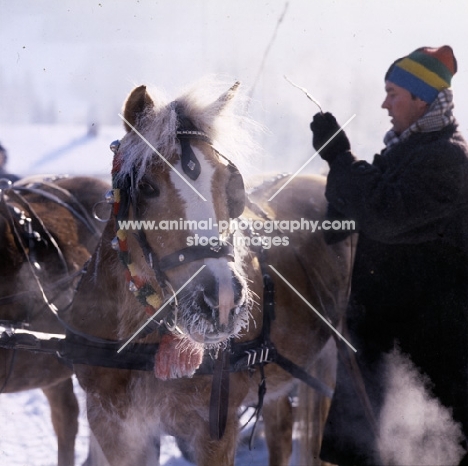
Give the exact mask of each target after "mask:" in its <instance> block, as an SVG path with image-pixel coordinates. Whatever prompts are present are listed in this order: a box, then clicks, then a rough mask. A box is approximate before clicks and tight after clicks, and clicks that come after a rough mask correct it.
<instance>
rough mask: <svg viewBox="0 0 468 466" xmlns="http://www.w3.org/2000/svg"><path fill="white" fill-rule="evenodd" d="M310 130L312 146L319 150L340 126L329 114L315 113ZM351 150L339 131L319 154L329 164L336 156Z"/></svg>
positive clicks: (347, 141) (345, 138)
mask: <svg viewBox="0 0 468 466" xmlns="http://www.w3.org/2000/svg"><path fill="white" fill-rule="evenodd" d="M310 129H311V130H312V133H313V138H312V145H313V146H314V149H315V150H317V151H318V150H319V149H320V148H321V147H322V146H323V145H324V144H325V143H326V142H327V141H328V140H329V139H330V138H331V137H332V136H333V135H334V134H335V133H336V132H337V131H338V130H339V129H340V125H339V124H338V123H337V121H336V118H335V117H334V116H333V115H332V114H331V113H328V112H327V113H317V114H315V115H314V118H313V120H312V123H311V124H310ZM349 150H351V146H350V144H349V140H348V137H347V136H346V134H345V132H344V131H340V132H339V133H338V134H337V135H336V136H335V137H334V138H333V139H332V140H331V141H330V142H329V143H328V144H327V145H326V146H325V147H324V148H323V149H322V150H321V151H320V152H319V154H320V157H322V159H323V160H326V161H327V162H328V163H331V162H332V161H333V160H334V159H335V158H336V156H337V155H339V154H341V153H343V152H347V151H349Z"/></svg>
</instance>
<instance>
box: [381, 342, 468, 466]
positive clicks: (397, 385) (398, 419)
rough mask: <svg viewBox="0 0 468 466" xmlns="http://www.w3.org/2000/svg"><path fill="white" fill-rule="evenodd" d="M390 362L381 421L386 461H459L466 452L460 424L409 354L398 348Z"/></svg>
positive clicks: (443, 465)
mask: <svg viewBox="0 0 468 466" xmlns="http://www.w3.org/2000/svg"><path fill="white" fill-rule="evenodd" d="M386 362H387V364H386V366H387V370H386V372H387V374H386V378H387V383H386V386H387V387H388V388H387V393H386V395H385V403H384V407H383V409H382V412H381V415H380V423H379V429H380V442H379V450H380V455H381V458H382V462H383V464H384V465H405V466H411V465H414V466H416V465H417V466H424V465H427V466H436V465H441V466H447V465H457V464H458V463H459V461H460V459H461V458H462V456H463V453H464V452H463V449H462V447H461V446H460V443H459V442H460V441H461V440H462V439H463V434H462V431H461V427H460V425H459V424H457V423H455V422H454V421H453V419H452V416H451V413H450V411H449V410H448V409H447V408H445V407H444V406H442V405H441V404H440V402H439V401H438V400H437V399H435V398H434V397H433V396H432V395H431V394H430V391H429V389H428V383H427V380H426V379H425V378H424V377H423V376H422V375H421V374H420V373H419V371H418V370H417V369H416V367H415V366H414V365H413V364H412V362H411V361H410V360H409V359H408V358H407V357H406V356H404V355H402V354H401V353H400V352H398V351H394V352H392V353H391V354H390V355H388V356H387V361H386Z"/></svg>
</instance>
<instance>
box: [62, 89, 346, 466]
mask: <svg viewBox="0 0 468 466" xmlns="http://www.w3.org/2000/svg"><path fill="white" fill-rule="evenodd" d="M237 88H238V85H237V84H236V85H234V86H233V87H232V88H231V89H229V90H228V91H227V92H225V93H223V94H221V96H220V97H219V98H217V99H211V100H210V101H209V102H208V103H207V101H206V99H205V100H204V97H206V93H207V91H209V90H210V89H211V87H209V88H207V87H206V86H205V87H203V88H202V89H201V91H202V92H201V94H196V92H195V91H194V90H192V91H189V92H187V93H186V94H184V95H182V96H181V97H180V98H179V99H177V100H176V101H174V102H163V101H160V100H158V101H154V100H153V99H152V98H151V97H150V95H149V94H148V92H147V91H146V88H145V86H141V87H138V88H136V89H134V90H133V91H132V93H131V94H130V96H129V97H128V99H127V101H126V103H125V106H124V112H123V118H124V121H125V128H126V130H127V133H126V134H125V136H124V137H123V138H122V140H121V141H120V143H119V144H114V146H113V150H114V151H115V155H114V163H113V184H114V198H113V203H114V204H113V211H114V215H113V217H112V218H111V219H110V220H109V222H108V224H107V225H106V227H105V230H104V233H103V236H102V238H101V241H100V243H99V245H98V248H97V250H96V252H95V254H94V255H93V257H92V259H91V261H90V263H89V266H88V267H87V271H86V274H85V275H84V276H83V278H82V281H81V283H80V286H79V289H78V291H77V295H76V297H75V300H74V303H73V307H72V310H71V312H70V319H71V325H72V327H74V328H76V329H77V331H79V332H80V335H81V337H80V338H81V339H82V338H83V335H85V334H86V335H88V337H87V338H86V337H84V339H85V340H86V339H87V340H88V344H89V345H91V346H93V345H94V348H95V351H96V354H95V357H96V358H97V359H98V360H99V359H100V358H101V354H102V353H101V351H102V348H103V347H104V348H106V345H107V348H108V349H109V347H110V348H114V353H115V354H114V356H113V362H112V364H115V365H116V366H119V368H116V367H109V366H112V364H107V363H106V362H105V361H101V363H99V365H97V364H96V362H92V361H89V362H90V363H89V364H86V362H88V361H86V360H82V361H78V362H76V361H75V366H74V368H75V371H76V374H77V377H78V379H79V381H80V383H81V385H82V386H83V388H84V389H85V391H86V394H87V410H88V421H89V424H90V428H91V430H92V432H93V435H94V436H95V437H96V439H97V441H98V443H99V445H100V448H101V449H102V452H103V453H104V455H105V457H106V458H107V462H108V463H110V464H111V465H112V466H124V465H125V466H128V465H135V464H138V465H150V464H158V454H157V448H155V444H157V440H158V438H159V436H160V434H162V433H166V434H169V435H174V436H176V437H177V438H178V439H179V441H180V443H181V444H183V445H184V446H185V447H186V448H187V450H188V451H190V455H191V457H192V458H193V460H194V461H195V462H196V463H197V464H198V465H206V466H208V465H209V466H211V465H233V464H234V456H235V449H236V440H237V435H238V430H239V426H238V420H237V410H238V408H239V407H240V406H241V405H243V404H247V405H257V403H258V401H259V393H260V399H261V400H262V401H263V411H262V412H263V419H264V422H265V430H266V438H267V442H268V446H269V451H270V464H271V465H286V464H289V458H290V455H291V451H292V428H293V418H292V408H291V405H290V402H289V394H290V392H291V390H292V389H293V388H294V386H295V384H297V381H296V379H294V378H293V376H292V375H291V374H290V373H289V372H287V371H286V370H284V369H283V368H282V367H287V365H286V366H285V365H283V366H282V367H280V366H279V365H278V364H279V362H280V360H282V361H283V362H284V360H288V361H292V365H293V367H294V368H297V369H299V370H300V368H303V369H307V368H308V367H310V366H311V365H312V364H313V362H314V359H315V358H316V356H317V355H318V354H319V353H320V350H321V349H322V348H323V346H324V345H325V343H326V342H327V340H329V338H330V335H331V333H332V331H331V330H330V326H329V325H327V323H326V322H325V321H327V322H328V323H329V324H330V325H336V324H337V323H338V321H339V319H340V316H341V313H342V311H343V307H344V302H345V298H346V294H347V286H348V274H349V265H350V249H349V245H348V244H347V243H340V244H337V245H335V246H333V247H331V246H327V245H326V244H325V242H324V239H323V236H322V232H321V231H318V230H317V231H315V232H312V231H311V228H310V223H307V225H308V226H306V222H310V221H311V220H312V221H317V222H319V221H321V220H322V219H323V218H324V215H325V205H326V202H325V200H324V195H323V193H324V179H323V178H321V177H318V176H310V177H297V178H295V179H294V180H293V181H292V182H291V183H289V184H288V186H287V187H286V188H285V189H283V190H282V191H281V192H280V193H278V195H277V196H276V197H274V199H272V200H271V201H270V202H269V199H271V197H272V196H273V195H274V194H275V193H276V192H277V191H278V190H279V189H280V187H281V185H282V183H283V182H284V180H283V179H280V178H278V179H274V180H273V181H271V182H266V183H264V184H263V185H262V186H260V187H259V188H257V189H255V190H254V191H253V192H252V193H251V201H249V202H248V206H247V207H246V208H245V209H244V207H245V205H244V203H245V191H244V186H243V182H242V178H241V176H240V174H239V172H238V171H237V169H236V167H235V165H234V164H233V162H232V161H233V160H236V161H237V160H238V156H239V154H242V153H243V151H244V150H245V149H246V147H250V146H249V145H248V144H244V145H242V144H241V142H243V141H244V142H245V141H247V140H248V138H246V137H245V134H244V132H245V130H246V123H245V121H244V120H242V119H241V118H240V117H239V116H237V115H236V113H234V105H233V103H234V102H235V100H236V99H235V97H236V96H237V93H238V92H237ZM199 91H200V89H199ZM197 95H201V96H202V97H198V99H197ZM214 141H216V145H215V142H214ZM215 147H216V148H215ZM244 155H245V156H247V157H249V154H247V153H245V154H244ZM253 155H254V154H253ZM253 155H252V156H253ZM242 213H243V216H242V218H241V220H243V223H242V222H241V223H239V222H237V221H235V219H237V218H238V217H239V216H240V215H241V214H242ZM301 221H303V224H302V229H301V228H300V227H298V226H297V225H298V223H297V222H299V225H301V223H300V222H301ZM132 222H133V223H132ZM293 222H294V223H293ZM316 225H317V224H316ZM264 283H265V284H266V287H264ZM307 303H310V305H309V304H307ZM311 306H312V307H314V308H315V310H319V311H320V312H321V313H322V314H323V318H320V317H319V316H318V315H317V313H316V312H315V311H314V310H313V309H312V308H311ZM80 338H78V339H80ZM109 352H110V350H109ZM141 352H144V353H145V354H147V353H148V352H150V353H151V352H152V353H153V354H155V356H154V360H152V359H151V362H150V367H149V369H151V370H147V371H144V370H140V369H142V367H140V366H141V365H140V366H139V367H138V368H137V369H138V370H136V369H135V368H134V367H132V365H131V364H128V365H127V364H126V362H125V361H126V360H127V359H126V358H128V357H134V356H135V357H138V355H139V354H140V355H141V354H142V353H141ZM279 355H281V357H282V359H281V358H280V357H279ZM142 357H143V356H142ZM89 358H90V359H91V360H92V359H93V355H92V352H91V353H90V356H89ZM273 361H275V362H277V364H274V363H273ZM79 362H81V364H80V363H79ZM105 366H107V367H105ZM298 366H300V367H298ZM146 369H148V367H146ZM262 381H266V394H265V396H263V393H264V389H265V384H264V383H262ZM228 387H229V390H228ZM228 391H229V393H228Z"/></svg>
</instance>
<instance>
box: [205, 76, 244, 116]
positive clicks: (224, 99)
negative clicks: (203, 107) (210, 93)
mask: <svg viewBox="0 0 468 466" xmlns="http://www.w3.org/2000/svg"><path fill="white" fill-rule="evenodd" d="M239 86H240V82H239V81H236V82H235V83H234V85H233V86H231V87H230V88H229V89H228V90H227V91H226V92H224V93H223V94H221V95H220V96H219V97H218V98H217V99H216V100H215V101H214V102H213V103H212V104H211V105H209V107H210V108H211V109H212V110H214V113H215V114H219V113H221V112H222V111H223V109H224V108H225V107H226V105H227V104H228V103H229V102H230V101H231V100H232V99H233V98H234V96H235V95H236V92H237V89H238V88H239Z"/></svg>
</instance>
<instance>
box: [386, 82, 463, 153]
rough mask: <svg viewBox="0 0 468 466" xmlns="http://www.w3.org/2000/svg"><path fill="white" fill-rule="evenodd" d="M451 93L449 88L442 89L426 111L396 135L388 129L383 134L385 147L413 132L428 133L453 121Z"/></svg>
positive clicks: (406, 137)
mask: <svg viewBox="0 0 468 466" xmlns="http://www.w3.org/2000/svg"><path fill="white" fill-rule="evenodd" d="M453 107H454V105H453V93H452V90H451V89H442V90H441V91H440V92H439V94H438V95H437V97H436V99H435V100H434V102H432V104H431V106H430V107H429V109H428V110H427V112H426V113H425V114H424V115H423V116H422V117H421V118H419V120H417V121H416V122H415V123H413V124H412V125H411V126H410V127H409V128H408V129H406V130H405V131H403V132H402V133H401V134H400V135H397V134H396V133H395V131H393V130H390V131H388V132H387V133H386V134H385V137H384V143H385V146H386V149H389V148H390V147H392V146H394V145H395V144H398V143H399V142H401V141H404V140H406V139H408V138H409V137H410V136H411V134H413V133H430V132H432V131H440V130H441V129H442V128H445V127H446V126H448V125H449V124H451V123H453V122H454V121H455V118H454V116H453V114H452V112H453Z"/></svg>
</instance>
